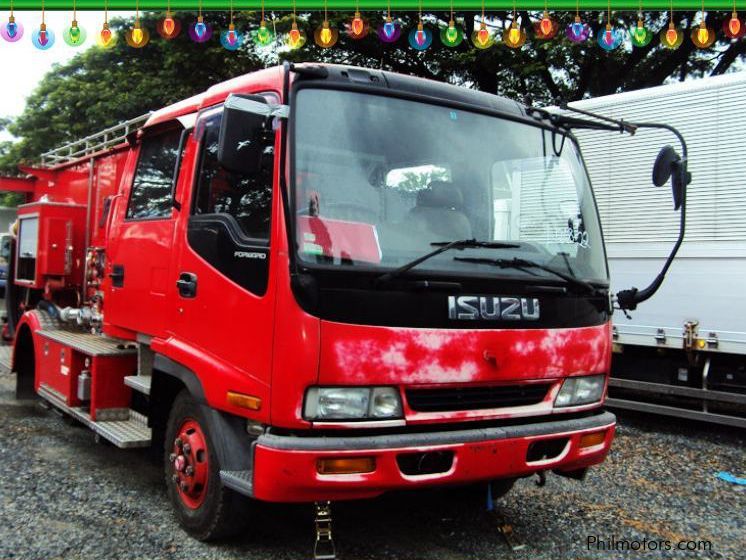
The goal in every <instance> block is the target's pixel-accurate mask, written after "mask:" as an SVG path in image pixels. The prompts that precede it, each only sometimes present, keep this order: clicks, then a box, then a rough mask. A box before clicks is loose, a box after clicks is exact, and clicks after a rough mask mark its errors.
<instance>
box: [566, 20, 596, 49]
mask: <svg viewBox="0 0 746 560" xmlns="http://www.w3.org/2000/svg"><path fill="white" fill-rule="evenodd" d="M565 35H566V36H567V38H568V39H570V41H572V42H573V43H582V42H584V41H586V40H588V37H590V36H591V27H590V25H588V24H587V23H583V20H581V19H580V15H579V14H578V15H576V16H575V21H574V22H572V23H571V24H570V25H568V26H567V29H566V30H565Z"/></svg>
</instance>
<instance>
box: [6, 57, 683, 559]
mask: <svg viewBox="0 0 746 560" xmlns="http://www.w3.org/2000/svg"><path fill="white" fill-rule="evenodd" d="M647 126H659V125H651V124H640V123H638V124H636V125H632V124H630V123H626V122H624V121H614V120H610V119H604V118H602V117H599V116H593V115H584V116H573V115H569V114H568V113H566V112H561V111H558V112H548V111H546V110H541V109H536V108H531V107H524V106H522V105H520V104H518V103H516V102H513V101H509V100H506V99H501V98H498V97H496V96H493V95H487V94H484V93H479V92H476V91H472V90H468V89H465V88H459V87H454V86H449V85H445V84H440V83H435V82H430V81H426V80H421V79H417V78H412V77H407V76H401V75H396V74H392V73H387V72H381V71H377V70H368V69H362V68H354V67H346V66H330V65H310V64H304V65H290V64H286V65H285V66H282V67H276V68H271V69H267V70H264V71H260V72H256V73H252V74H249V75H246V76H242V77H239V78H236V79H234V80H231V81H228V82H225V83H221V84H218V85H216V86H214V87H212V88H210V89H208V90H207V91H205V92H204V93H202V94H199V95H197V96H195V97H192V98H189V99H186V100H184V101H182V102H179V103H176V104H174V105H171V106H169V107H165V108H163V109H161V110H158V111H156V112H154V113H152V114H150V115H148V116H147V117H145V118H144V119H139V120H135V121H131V122H128V123H124V124H121V125H118V126H117V127H113V128H111V129H108V130H105V131H103V132H101V133H99V134H96V135H94V136H92V137H89V138H86V139H83V140H81V141H77V142H74V143H72V144H69V145H67V146H64V147H62V148H59V149H57V150H53V151H52V152H49V153H47V154H44V156H43V157H42V162H41V163H40V164H39V165H37V166H34V167H27V166H26V167H21V169H22V171H23V172H25V173H26V177H24V178H3V179H1V180H0V189H2V190H15V191H20V192H26V193H27V194H28V203H27V204H24V205H22V206H20V207H19V210H18V223H17V239H16V240H15V247H14V249H13V251H14V257H13V258H12V259H11V270H10V278H11V280H12V281H9V283H8V298H7V299H8V311H9V330H10V334H11V336H13V337H14V346H13V361H12V367H13V370H14V371H15V372H16V373H17V392H18V396H19V397H28V396H31V395H38V396H39V397H41V398H42V399H44V400H46V401H48V402H49V403H51V405H53V406H54V407H56V408H58V409H60V410H61V411H63V412H64V413H66V414H69V415H70V416H72V417H74V418H75V419H77V420H78V421H80V422H81V423H83V424H85V425H87V426H88V427H90V428H91V429H92V430H93V431H94V432H95V433H96V434H97V435H98V436H99V437H101V438H104V439H106V440H109V441H111V442H113V443H114V444H115V445H117V446H119V447H138V446H154V447H155V448H157V449H160V450H162V453H163V458H164V469H165V477H166V483H167V485H168V494H169V496H170V499H171V501H172V504H173V507H174V509H175V511H176V515H177V517H178V519H179V521H180V523H181V524H182V525H183V527H184V528H185V529H186V530H187V531H188V532H189V533H191V534H192V535H194V536H195V537H197V538H199V539H211V538H217V537H220V536H223V535H226V534H228V533H231V532H234V531H236V530H238V529H239V528H240V527H241V526H242V524H243V523H245V522H246V521H247V519H248V517H247V512H246V506H247V503H249V498H252V499H255V500H263V501H270V502H309V503H311V502H316V503H317V515H318V517H317V522H318V524H317V528H318V532H317V538H318V540H319V543H320V545H323V544H325V541H329V539H330V533H329V531H328V530H327V529H328V528H329V521H330V518H329V517H328V514H329V510H328V503H329V502H330V501H333V500H349V499H359V498H367V497H374V496H377V495H380V494H381V493H383V492H386V491H390V490H398V489H416V488H425V487H433V486H447V485H452V486H456V485H467V484H475V483H484V484H486V485H487V486H488V487H489V488H491V491H493V492H494V493H495V494H501V493H504V492H505V491H507V490H508V489H509V488H510V486H511V485H512V483H513V481H514V480H515V479H516V478H519V477H526V476H531V475H533V474H536V473H538V474H540V476H542V477H543V475H544V473H545V472H548V471H553V472H555V473H557V474H559V475H562V476H568V477H573V478H582V476H583V474H584V473H585V471H586V469H587V468H588V467H589V466H591V465H594V464H597V463H599V462H601V461H603V459H604V457H605V456H606V454H607V452H608V451H609V447H610V445H611V441H612V438H613V435H614V428H615V417H614V416H613V415H612V414H610V413H609V412H606V411H604V409H603V401H604V395H605V391H606V384H607V376H608V372H609V364H610V359H611V347H612V342H611V330H610V329H611V327H610V315H611V313H612V308H613V302H614V301H618V305H619V307H622V308H625V309H633V308H634V306H635V305H636V303H638V302H640V301H642V300H644V299H646V298H647V297H649V296H650V295H652V293H653V292H654V291H655V289H656V288H657V285H660V282H661V281H662V279H663V275H664V274H665V269H664V271H663V272H662V273H661V275H660V276H659V277H658V278H657V279H656V281H655V282H654V283H653V284H652V285H651V286H650V287H649V288H647V289H646V290H640V291H638V290H636V289H632V290H625V291H624V292H620V293H619V294H617V296H616V297H615V298H612V296H611V294H610V290H609V278H608V272H607V265H606V257H605V251H604V244H603V237H602V232H601V227H600V224H599V219H598V215H597V211H596V205H595V201H594V198H593V193H592V190H591V185H590V183H589V180H588V176H587V173H586V171H585V167H584V164H583V161H582V158H581V155H580V152H579V149H578V146H577V143H576V141H575V139H574V136H573V134H572V129H573V128H578V127H583V128H592V129H595V130H614V131H622V132H631V133H634V132H635V130H637V129H638V128H640V127H647ZM661 126H663V125H661ZM672 132H673V133H675V131H672ZM681 140H682V145H683V146H684V153H683V157H680V156H678V154H676V152H675V151H674V150H673V149H672V148H670V147H667V148H665V149H664V150H663V151H662V152H661V154H660V155H659V157H658V160H657V161H656V164H655V177H654V178H655V182H656V184H662V183H665V182H666V181H667V180H668V179H669V177H671V178H672V184H673V188H674V193H675V197H676V200H677V202H679V203H681V202H683V195H684V192H685V186H686V183H687V178H688V177H687V172H686V147H685V145H684V144H683V139H681ZM679 205H680V206H682V208H681V213H682V230H681V232H680V235H683V225H684V221H683V216H684V212H683V204H679ZM674 254H675V250H674V251H673V252H672V257H671V258H673V255H674ZM668 264H670V261H669V263H668ZM666 269H667V267H666Z"/></svg>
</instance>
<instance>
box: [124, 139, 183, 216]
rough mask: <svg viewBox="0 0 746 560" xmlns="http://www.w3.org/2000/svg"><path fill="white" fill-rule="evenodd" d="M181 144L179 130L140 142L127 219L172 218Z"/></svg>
mask: <svg viewBox="0 0 746 560" xmlns="http://www.w3.org/2000/svg"><path fill="white" fill-rule="evenodd" d="M180 140H181V129H174V130H170V131H168V132H164V133H162V134H158V135H156V136H152V137H146V138H144V139H143V141H142V145H141V146H140V155H139V158H138V161H137V170H136V171H135V180H134V182H133V183H132V194H131V195H130V202H129V206H128V207H127V219H129V220H145V219H152V218H165V217H168V216H170V215H171V207H172V196H173V195H172V189H173V184H174V174H175V173H176V172H177V170H176V169H175V167H176V159H177V156H178V153H179V143H180Z"/></svg>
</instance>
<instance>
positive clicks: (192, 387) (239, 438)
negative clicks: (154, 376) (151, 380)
mask: <svg viewBox="0 0 746 560" xmlns="http://www.w3.org/2000/svg"><path fill="white" fill-rule="evenodd" d="M153 369H154V370H157V371H160V372H161V373H165V374H166V375H171V376H173V377H175V378H177V379H178V380H180V381H181V382H182V383H183V384H184V385H185V386H186V388H187V390H188V391H189V393H190V394H191V395H192V397H193V398H194V400H195V401H197V404H198V406H199V407H200V410H201V411H202V413H203V415H204V418H205V421H206V422H207V429H208V431H209V433H210V439H211V440H212V444H213V446H214V447H215V452H216V454H217V456H218V462H219V463H220V468H221V469H223V470H227V471H240V470H241V469H245V468H246V466H247V465H253V464H254V461H253V452H252V446H251V443H252V437H251V436H250V435H249V434H247V433H246V419H245V418H241V417H240V416H234V415H232V414H228V413H226V412H222V411H220V410H217V409H215V408H212V407H211V406H209V405H208V404H207V402H206V400H205V394H204V391H203V390H202V384H201V383H200V381H199V378H198V377H197V375H196V374H195V373H194V372H193V371H192V370H190V369H189V368H187V367H185V366H183V365H181V364H180V363H178V362H175V361H173V360H172V359H170V358H167V357H166V356H164V355H162V354H156V355H155V357H154V359H153Z"/></svg>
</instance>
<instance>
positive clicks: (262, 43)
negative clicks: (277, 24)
mask: <svg viewBox="0 0 746 560" xmlns="http://www.w3.org/2000/svg"><path fill="white" fill-rule="evenodd" d="M251 35H252V37H253V38H254V44H255V45H257V46H259V47H266V46H268V45H271V44H272V42H273V41H274V40H275V34H274V31H272V30H270V29H269V28H268V27H267V20H266V19H264V0H262V21H261V22H260V23H259V28H258V29H257V30H256V31H252V32H251Z"/></svg>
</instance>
